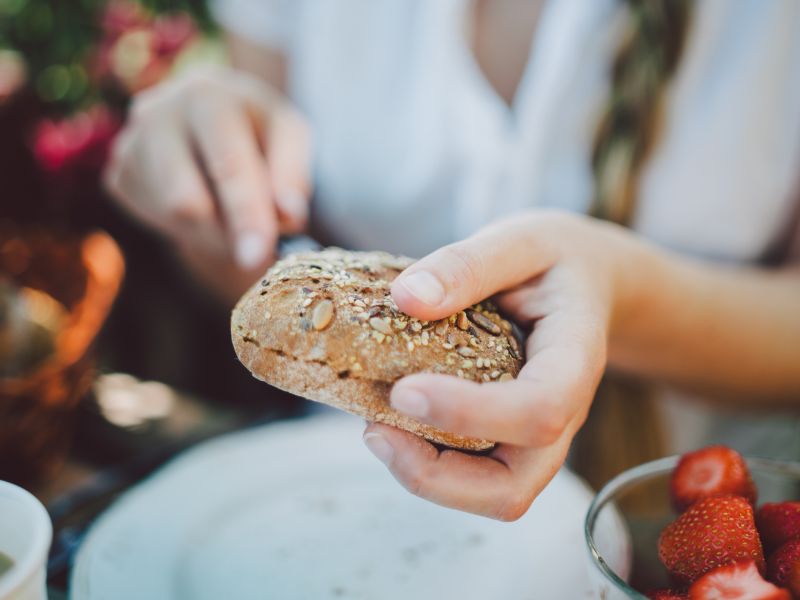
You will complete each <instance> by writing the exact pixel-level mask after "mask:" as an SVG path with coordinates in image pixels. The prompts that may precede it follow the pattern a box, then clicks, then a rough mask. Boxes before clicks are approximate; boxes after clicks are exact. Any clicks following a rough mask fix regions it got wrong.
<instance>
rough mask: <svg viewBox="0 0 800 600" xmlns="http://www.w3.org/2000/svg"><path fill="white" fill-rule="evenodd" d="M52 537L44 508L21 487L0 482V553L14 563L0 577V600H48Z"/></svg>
mask: <svg viewBox="0 0 800 600" xmlns="http://www.w3.org/2000/svg"><path fill="white" fill-rule="evenodd" d="M52 537H53V527H52V525H51V524H50V516H49V515H48V514H47V511H46V510H45V508H44V506H42V504H41V503H40V502H39V501H38V500H37V499H36V498H35V497H34V496H32V495H31V494H29V493H28V492H26V491H25V490H23V489H22V488H21V487H17V486H16V485H13V484H11V483H8V482H6V481H0V552H2V553H3V554H5V555H6V556H8V557H9V558H11V560H13V561H14V564H13V566H12V567H11V569H10V570H8V571H6V572H5V573H3V574H2V575H0V600H47V590H46V589H45V564H46V562H47V553H48V551H49V550H50V541H51V540H52Z"/></svg>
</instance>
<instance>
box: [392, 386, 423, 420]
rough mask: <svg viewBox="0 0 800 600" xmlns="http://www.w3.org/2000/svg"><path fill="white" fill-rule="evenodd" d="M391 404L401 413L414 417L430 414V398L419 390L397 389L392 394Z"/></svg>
mask: <svg viewBox="0 0 800 600" xmlns="http://www.w3.org/2000/svg"><path fill="white" fill-rule="evenodd" d="M391 404H392V407H394V408H396V409H397V410H399V411H400V412H401V413H405V414H407V415H409V416H412V417H425V416H427V414H428V408H429V402H428V398H427V397H425V394H422V393H421V392H418V391H417V390H412V389H407V388H402V389H398V390H395V391H394V392H393V393H392V396H391Z"/></svg>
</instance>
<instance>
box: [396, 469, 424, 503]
mask: <svg viewBox="0 0 800 600" xmlns="http://www.w3.org/2000/svg"><path fill="white" fill-rule="evenodd" d="M430 480H431V471H430V468H429V467H427V466H417V467H410V468H409V469H408V470H407V471H406V472H405V473H402V474H401V481H402V483H403V487H405V488H406V489H407V490H408V491H409V492H411V493H412V494H414V495H415V496H419V497H420V498H425V497H426V496H427V490H428V488H429V483H430Z"/></svg>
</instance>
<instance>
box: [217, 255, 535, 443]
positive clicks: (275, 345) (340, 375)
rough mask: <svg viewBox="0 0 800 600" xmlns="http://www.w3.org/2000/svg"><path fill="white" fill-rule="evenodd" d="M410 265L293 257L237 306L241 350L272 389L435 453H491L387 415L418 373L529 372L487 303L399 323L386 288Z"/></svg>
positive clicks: (374, 258) (484, 376)
mask: <svg viewBox="0 0 800 600" xmlns="http://www.w3.org/2000/svg"><path fill="white" fill-rule="evenodd" d="M412 262H413V261H411V260H410V259H407V258H404V257H397V256H392V255H389V254H386V253H383V252H347V251H344V250H341V249H338V248H329V249H326V250H323V251H321V252H311V253H302V254H295V255H291V256H290V257H289V258H287V259H284V260H282V261H280V262H278V263H276V264H275V265H274V266H273V267H272V268H271V269H270V270H269V271H268V272H267V273H266V275H265V277H264V278H263V279H262V280H261V281H259V282H258V283H256V284H255V285H254V286H252V287H251V288H250V290H248V291H247V292H246V293H245V294H244V296H242V298H241V300H240V301H239V303H238V304H237V305H236V308H235V309H234V311H233V314H232V316H231V337H232V341H233V345H234V349H235V350H236V354H237V356H238V358H239V360H240V361H241V362H242V364H244V365H245V367H247V369H248V370H249V371H250V372H251V373H252V374H253V376H255V377H256V378H258V379H260V380H262V381H265V382H266V383H269V384H271V385H274V386H275V387H278V388H281V389H283V390H286V391H288V392H291V393H293V394H296V395H299V396H303V397H305V398H308V399H310V400H316V401H318V402H323V403H325V404H329V405H331V406H335V407H337V408H339V409H342V410H345V411H347V412H350V413H353V414H355V415H359V416H362V417H364V418H365V419H367V420H369V421H376V422H381V423H386V424H388V425H392V426H395V427H399V428H400V429H404V430H406V431H410V432H412V433H415V434H417V435H420V436H422V437H424V438H426V439H428V440H430V441H432V442H435V443H438V444H442V445H446V446H450V447H454V448H459V449H465V450H487V449H489V448H491V447H492V446H493V445H494V442H492V441H490V440H481V439H476V438H469V437H465V436H461V435H458V434H454V433H449V432H445V431H441V430H439V429H436V428H434V427H431V426H430V425H426V424H424V423H420V422H418V421H415V420H414V419H412V418H410V417H408V416H406V415H403V414H401V413H398V412H396V411H395V410H393V409H392V408H391V406H390V405H389V402H388V398H389V391H390V389H391V386H392V385H393V384H394V382H395V381H397V379H400V378H401V377H403V376H405V375H409V374H411V373H419V372H433V373H444V374H449V375H455V376H457V377H463V378H465V379H471V380H473V381H478V382H489V381H496V380H505V379H510V378H512V377H515V376H516V375H517V373H518V372H519V369H520V367H521V365H522V355H521V350H520V344H519V341H518V340H517V339H516V338H515V337H514V334H513V332H512V327H511V325H510V323H508V322H507V321H506V320H505V319H503V318H502V317H500V315H499V314H497V312H496V310H495V309H494V308H493V306H491V305H490V304H488V303H482V304H479V305H476V306H474V307H472V308H471V309H468V310H467V311H462V312H460V313H458V314H456V315H452V316H450V317H449V318H447V319H442V320H440V321H435V322H427V321H420V320H417V319H414V318H412V317H409V316H408V315H405V314H403V313H401V312H400V311H399V310H398V309H397V306H396V305H395V304H394V302H393V301H392V299H391V295H390V292H389V287H390V285H391V281H392V280H393V279H394V278H395V277H396V276H397V275H398V274H399V273H400V272H401V271H402V270H403V269H404V268H405V267H407V266H408V265H410V264H411V263H412Z"/></svg>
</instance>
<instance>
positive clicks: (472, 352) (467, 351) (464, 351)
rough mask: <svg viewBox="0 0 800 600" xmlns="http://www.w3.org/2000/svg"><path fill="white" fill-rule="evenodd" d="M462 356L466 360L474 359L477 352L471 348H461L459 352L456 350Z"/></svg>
mask: <svg viewBox="0 0 800 600" xmlns="http://www.w3.org/2000/svg"><path fill="white" fill-rule="evenodd" d="M456 352H458V353H459V354H460V355H461V356H464V357H466V358H472V357H473V356H475V350H473V349H472V348H470V347H469V346H461V347H460V348H459V349H458V350H456Z"/></svg>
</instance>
